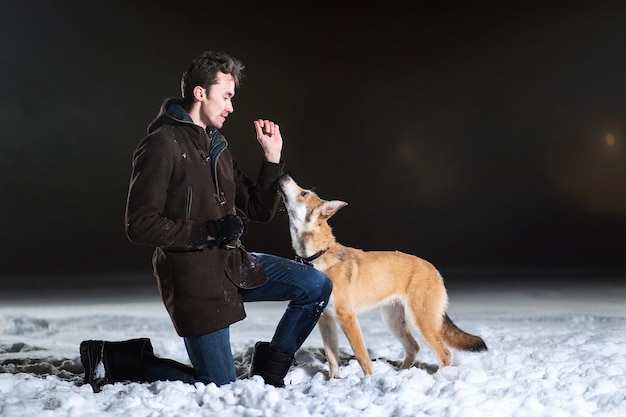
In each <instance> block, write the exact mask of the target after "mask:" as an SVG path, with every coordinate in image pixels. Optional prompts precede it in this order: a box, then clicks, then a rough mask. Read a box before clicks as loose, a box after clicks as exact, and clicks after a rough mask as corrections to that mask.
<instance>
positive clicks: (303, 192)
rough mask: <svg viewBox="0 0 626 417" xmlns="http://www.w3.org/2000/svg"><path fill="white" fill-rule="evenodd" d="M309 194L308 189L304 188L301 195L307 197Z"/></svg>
mask: <svg viewBox="0 0 626 417" xmlns="http://www.w3.org/2000/svg"><path fill="white" fill-rule="evenodd" d="M308 194H309V192H308V191H306V190H303V191H302V192H301V193H300V195H301V196H302V197H306V196H307V195H308Z"/></svg>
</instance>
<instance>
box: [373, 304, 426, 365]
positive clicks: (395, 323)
mask: <svg viewBox="0 0 626 417" xmlns="http://www.w3.org/2000/svg"><path fill="white" fill-rule="evenodd" d="M380 314H381V316H382V318H383V322H384V323H385V325H386V326H387V328H388V329H389V331H390V332H391V333H392V334H393V335H394V336H395V337H396V339H398V340H399V341H400V343H401V344H402V347H403V348H404V353H405V357H404V362H402V365H400V369H408V368H410V367H411V366H413V364H414V363H415V359H416V358H417V353H418V352H419V350H420V346H419V344H418V343H417V341H416V340H415V338H414V337H413V335H412V334H411V326H410V322H409V321H408V320H407V317H406V312H405V310H404V305H403V304H402V302H400V301H392V302H390V303H389V304H386V305H382V306H381V307H380Z"/></svg>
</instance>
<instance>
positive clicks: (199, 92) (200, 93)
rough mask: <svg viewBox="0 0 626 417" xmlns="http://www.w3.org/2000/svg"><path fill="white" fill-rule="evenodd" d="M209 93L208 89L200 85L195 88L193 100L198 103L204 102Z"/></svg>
mask: <svg viewBox="0 0 626 417" xmlns="http://www.w3.org/2000/svg"><path fill="white" fill-rule="evenodd" d="M207 94H208V92H207V90H206V88H203V87H200V86H199V85H197V86H195V87H194V88H193V98H194V99H195V100H196V101H202V100H204V99H205V98H206V96H207Z"/></svg>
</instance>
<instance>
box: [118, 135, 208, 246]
mask: <svg viewBox="0 0 626 417" xmlns="http://www.w3.org/2000/svg"><path fill="white" fill-rule="evenodd" d="M172 143H174V141H170V140H168V139H167V137H164V136H163V135H150V136H148V137H146V138H145V139H144V140H143V141H142V142H141V143H140V144H139V146H138V147H137V149H136V150H135V152H134V153H133V160H132V174H131V179H130V184H129V188H128V198H127V200H126V212H125V228H126V235H127V237H128V239H129V240H130V241H131V242H133V243H135V244H138V245H147V246H158V247H161V248H167V249H177V250H194V249H204V248H205V247H206V245H207V236H208V232H207V230H206V225H204V224H198V223H196V222H193V221H191V220H185V219H171V218H167V217H166V216H164V214H163V213H164V211H165V204H166V201H167V197H168V190H169V182H170V178H171V175H172V170H173V169H174V161H173V158H174V151H173V150H172V149H170V147H171V146H172V145H171V144H172Z"/></svg>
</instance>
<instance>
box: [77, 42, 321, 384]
mask: <svg viewBox="0 0 626 417" xmlns="http://www.w3.org/2000/svg"><path fill="white" fill-rule="evenodd" d="M243 68H244V66H243V64H242V63H241V62H240V61H238V60H237V59H235V58H233V57H230V56H228V55H227V54H225V53H223V52H212V51H207V52H205V53H203V54H202V55H201V56H199V57H197V58H196V59H194V60H193V62H192V63H191V65H190V66H189V67H188V69H187V70H186V71H185V72H184V74H183V76H182V80H181V90H182V99H174V98H170V99H166V100H165V101H164V102H163V104H162V106H161V109H160V112H159V114H158V115H157V117H156V119H155V120H154V121H153V122H152V123H150V125H149V126H148V135H147V137H145V138H144V139H143V140H142V141H141V142H140V144H139V145H138V147H137V148H136V150H135V152H134V154H133V161H132V175H131V180H130V185H129V190H128V199H127V205H126V232H127V235H128V238H129V240H130V241H132V242H133V243H136V244H138V245H150V246H154V247H155V251H154V255H153V262H152V263H153V270H154V275H155V277H156V279H157V283H158V287H159V291H160V294H161V296H162V299H163V302H164V304H165V307H166V309H167V311H168V313H169V315H170V318H171V320H172V323H173V325H174V327H175V329H176V331H177V333H178V334H179V335H180V336H182V337H183V339H184V343H185V347H186V349H187V352H188V354H189V358H190V360H191V363H192V365H193V369H191V368H190V367H186V366H185V365H182V364H180V363H177V362H174V361H171V360H169V359H162V358H157V357H155V356H154V355H153V353H152V348H151V346H150V343H149V340H147V339H133V340H129V341H121V342H105V341H97V340H90V341H84V342H83V343H81V360H82V362H83V364H84V366H85V380H86V381H87V382H89V383H90V384H91V385H92V387H94V390H95V391H97V390H99V389H100V387H101V385H102V384H103V383H107V382H115V381H119V380H131V381H133V380H134V381H155V380H183V381H186V382H191V383H193V382H196V381H201V382H204V383H211V382H213V383H215V384H217V385H223V384H227V383H229V382H232V381H234V380H235V379H236V374H235V368H234V361H233V357H232V353H231V347H230V334H229V326H230V325H231V324H233V323H235V322H237V321H239V320H242V319H243V318H244V317H245V310H244V306H243V302H248V301H285V300H289V301H290V303H289V305H288V307H287V310H286V311H285V313H284V315H283V317H282V318H281V320H280V322H279V323H278V326H277V328H276V331H275V334H274V336H273V339H272V340H271V342H258V343H257V344H256V345H255V349H254V354H253V360H252V366H251V370H250V374H251V375H260V376H261V377H263V379H264V380H265V382H266V383H268V384H272V385H275V386H279V387H280V386H284V377H285V375H286V374H287V371H288V370H289V367H290V366H291V364H292V363H293V360H294V354H295V352H296V351H297V350H298V349H299V348H300V346H301V345H302V343H303V342H304V340H305V339H306V338H307V336H308V335H309V334H310V332H311V331H312V330H313V328H314V327H315V325H316V323H317V321H318V319H319V317H320V315H321V314H322V311H323V309H324V307H325V306H326V304H327V302H328V299H329V297H330V293H331V290H332V283H331V281H330V280H329V279H328V277H326V275H324V274H322V273H320V272H319V271H317V270H315V269H313V268H311V267H308V266H305V265H302V264H299V263H297V262H295V261H292V260H288V259H284V258H281V257H278V256H273V255H269V254H261V253H248V252H246V251H245V250H244V249H243V247H242V246H241V243H240V238H241V236H242V235H243V234H244V233H245V232H246V223H247V222H248V220H252V221H258V222H268V221H270V220H271V219H272V217H273V216H274V214H275V212H276V210H277V209H278V206H279V204H280V195H279V193H278V190H277V179H278V178H279V177H280V175H282V173H283V166H284V162H283V161H282V159H281V152H282V146H283V138H282V136H281V132H280V128H279V125H278V124H276V123H274V122H272V121H269V120H261V119H259V120H255V121H254V127H255V130H256V138H257V141H258V143H259V144H260V145H261V148H262V151H263V161H262V163H261V169H260V172H259V174H258V177H257V179H256V181H254V180H252V179H250V178H248V177H247V176H245V175H244V174H243V173H242V171H241V170H240V168H239V166H238V165H237V162H236V161H235V159H234V157H233V155H232V154H231V152H230V149H229V148H228V143H227V141H226V139H225V138H224V137H223V136H222V135H221V134H220V132H219V130H218V129H220V128H221V127H222V126H223V125H224V122H225V121H226V118H227V117H228V115H229V114H230V113H232V112H233V110H234V109H233V102H232V100H233V97H234V95H235V88H236V87H238V86H239V82H240V79H241V78H242V71H243ZM129 364H132V365H129ZM102 366H103V367H104V370H103V369H102Z"/></svg>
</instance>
